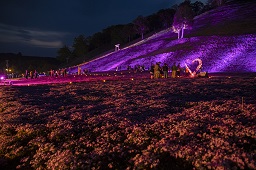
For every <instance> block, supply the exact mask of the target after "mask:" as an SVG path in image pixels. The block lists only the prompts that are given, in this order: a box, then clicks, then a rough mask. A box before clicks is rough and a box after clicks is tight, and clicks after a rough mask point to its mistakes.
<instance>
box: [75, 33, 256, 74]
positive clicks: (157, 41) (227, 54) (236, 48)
mask: <svg viewBox="0 0 256 170" xmlns="http://www.w3.org/2000/svg"><path fill="white" fill-rule="evenodd" d="M169 36H170V32H167V31H162V32H160V33H158V34H155V35H153V36H152V37H150V38H147V39H145V40H142V41H140V42H138V43H136V44H134V45H132V46H130V47H126V48H123V49H120V50H119V51H115V52H112V53H110V54H108V55H105V56H102V57H101V58H99V59H95V60H93V61H91V62H87V63H83V64H81V65H80V66H81V68H82V69H89V70H90V71H92V72H94V71H114V70H116V68H117V67H118V68H121V69H119V70H124V69H126V68H127V66H128V65H130V66H132V67H134V66H135V65H144V66H145V68H149V67H150V65H151V63H156V62H161V63H162V64H163V63H167V64H168V65H169V66H171V65H172V64H173V63H174V62H176V63H181V66H182V67H185V65H186V64H187V65H188V66H189V62H188V61H193V60H195V59H196V58H200V59H201V60H202V62H203V71H207V72H256V61H255V56H256V55H255V54H256V49H255V46H256V35H254V34H250V35H241V36H232V37H225V36H208V37H192V38H184V39H179V40H168V37H169ZM76 67H77V66H74V67H72V68H71V69H70V72H71V73H75V72H76V71H77V68H76ZM189 67H190V66H189Z"/></svg>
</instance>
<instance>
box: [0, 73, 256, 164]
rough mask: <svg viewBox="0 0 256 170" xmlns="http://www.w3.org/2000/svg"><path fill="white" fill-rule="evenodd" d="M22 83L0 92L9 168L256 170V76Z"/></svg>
mask: <svg viewBox="0 0 256 170" xmlns="http://www.w3.org/2000/svg"><path fill="white" fill-rule="evenodd" d="M108 74H110V73H108ZM123 74H124V73H123ZM13 82H14V83H13V85H12V86H11V85H5V86H0V96H1V97H0V168H1V169H15V168H19V169H193V168H195V169H256V162H255V160H256V98H255V91H256V86H255V84H256V76H255V74H239V75H238V74H235V75H231V74H223V75H220V74H215V75H214V74H211V75H210V78H193V79H192V78H177V79H171V78H168V79H149V75H148V74H136V75H135V74H125V76H124V75H115V74H114V73H111V74H110V75H103V74H101V75H88V76H87V78H85V76H83V77H82V76H76V77H74V76H70V77H66V78H63V79H62V80H61V79H60V78H49V77H45V78H42V79H40V81H39V79H38V80H17V81H13ZM18 82H19V83H20V84H18ZM28 82H29V83H28ZM35 82H37V83H35ZM39 82H40V83H39ZM47 82H50V83H51V84H49V83H47Z"/></svg>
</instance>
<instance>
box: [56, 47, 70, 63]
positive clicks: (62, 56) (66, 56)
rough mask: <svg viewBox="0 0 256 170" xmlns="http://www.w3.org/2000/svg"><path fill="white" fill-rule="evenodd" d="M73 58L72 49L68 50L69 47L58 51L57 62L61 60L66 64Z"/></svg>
mask: <svg viewBox="0 0 256 170" xmlns="http://www.w3.org/2000/svg"><path fill="white" fill-rule="evenodd" d="M71 58H72V52H71V51H70V49H69V48H68V46H66V45H65V46H63V47H62V48H60V49H59V50H58V56H57V60H59V61H60V62H62V63H64V62H67V63H68V60H70V59H71Z"/></svg>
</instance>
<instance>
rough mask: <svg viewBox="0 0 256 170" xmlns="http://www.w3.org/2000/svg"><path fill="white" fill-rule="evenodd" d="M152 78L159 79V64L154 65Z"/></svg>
mask: <svg viewBox="0 0 256 170" xmlns="http://www.w3.org/2000/svg"><path fill="white" fill-rule="evenodd" d="M154 78H160V65H159V63H156V64H155V67H154Z"/></svg>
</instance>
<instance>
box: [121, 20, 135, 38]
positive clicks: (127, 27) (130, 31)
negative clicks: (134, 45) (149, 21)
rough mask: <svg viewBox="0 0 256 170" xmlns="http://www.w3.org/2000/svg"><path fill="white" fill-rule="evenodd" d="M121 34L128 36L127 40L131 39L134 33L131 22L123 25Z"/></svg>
mask: <svg viewBox="0 0 256 170" xmlns="http://www.w3.org/2000/svg"><path fill="white" fill-rule="evenodd" d="M122 32H123V36H125V37H126V38H128V42H130V41H131V37H132V36H133V35H134V29H133V24H132V23H130V24H126V25H125V26H124V27H123V31H122Z"/></svg>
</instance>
